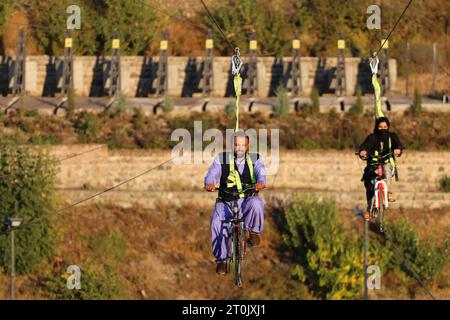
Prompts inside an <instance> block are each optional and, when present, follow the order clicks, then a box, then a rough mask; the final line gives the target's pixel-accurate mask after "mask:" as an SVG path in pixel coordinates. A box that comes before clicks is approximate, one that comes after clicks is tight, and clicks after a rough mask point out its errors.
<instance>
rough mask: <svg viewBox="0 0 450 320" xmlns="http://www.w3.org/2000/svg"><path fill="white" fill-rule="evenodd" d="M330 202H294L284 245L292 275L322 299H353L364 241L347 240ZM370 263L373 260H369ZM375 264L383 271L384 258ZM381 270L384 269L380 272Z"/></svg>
mask: <svg viewBox="0 0 450 320" xmlns="http://www.w3.org/2000/svg"><path fill="white" fill-rule="evenodd" d="M336 212H337V209H336V206H335V203H334V201H333V200H329V199H325V200H321V201H319V200H317V199H315V198H312V197H306V198H304V199H298V198H294V200H293V202H292V203H291V204H290V205H289V206H288V207H287V208H286V209H285V214H286V221H287V234H285V235H284V237H283V238H284V242H285V244H286V245H287V247H288V248H289V249H290V250H291V253H292V256H293V257H294V261H295V262H296V266H295V269H294V275H295V276H296V277H297V278H298V279H299V280H300V281H301V282H304V283H305V284H306V285H307V286H308V287H309V289H310V291H311V294H313V295H314V296H316V297H319V298H322V299H354V298H356V297H357V296H358V295H360V294H361V292H362V288H363V283H364V268H363V265H364V255H363V241H361V240H358V239H357V238H356V237H351V238H350V237H347V236H346V234H345V232H344V228H343V226H342V224H340V223H338V221H337V218H336ZM372 259H373V257H372ZM380 259H381V260H380V261H373V260H372V261H369V262H372V263H374V262H376V263H377V264H378V265H381V266H380V267H381V268H382V267H383V266H384V265H385V264H386V261H387V259H386V257H384V256H383V254H381V258H380ZM382 269H383V268H382Z"/></svg>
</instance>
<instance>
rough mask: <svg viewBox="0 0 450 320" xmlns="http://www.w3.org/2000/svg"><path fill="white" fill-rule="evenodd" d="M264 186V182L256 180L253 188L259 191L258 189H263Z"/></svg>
mask: <svg viewBox="0 0 450 320" xmlns="http://www.w3.org/2000/svg"><path fill="white" fill-rule="evenodd" d="M265 188H266V185H265V184H264V183H261V182H258V183H256V184H255V190H256V191H259V190H262V189H265Z"/></svg>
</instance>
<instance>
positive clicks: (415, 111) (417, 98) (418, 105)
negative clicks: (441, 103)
mask: <svg viewBox="0 0 450 320" xmlns="http://www.w3.org/2000/svg"><path fill="white" fill-rule="evenodd" d="M409 110H410V112H411V114H412V115H413V116H418V115H419V114H420V113H422V95H421V94H420V92H419V90H418V89H417V88H416V89H414V98H413V103H412V105H411V107H410V109H409Z"/></svg>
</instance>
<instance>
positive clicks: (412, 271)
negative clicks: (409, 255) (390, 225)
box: [384, 231, 436, 300]
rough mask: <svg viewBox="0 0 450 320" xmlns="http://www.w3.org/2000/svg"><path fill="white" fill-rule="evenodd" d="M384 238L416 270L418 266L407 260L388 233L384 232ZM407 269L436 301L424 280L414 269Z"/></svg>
mask: <svg viewBox="0 0 450 320" xmlns="http://www.w3.org/2000/svg"><path fill="white" fill-rule="evenodd" d="M384 237H385V239H386V240H388V241H391V245H392V246H393V248H395V249H396V250H397V252H399V253H400V255H401V256H402V258H403V260H404V261H405V263H406V262H409V263H411V264H412V265H414V266H415V267H416V268H417V266H416V265H415V264H414V263H413V262H412V261H410V260H408V259H406V257H405V256H404V255H403V252H402V251H401V250H400V249H399V248H398V247H397V246H396V245H395V244H394V241H393V240H392V238H391V237H390V236H388V235H387V233H386V231H385V232H384ZM405 267H406V268H407V269H408V270H409V271H410V272H411V274H412V276H413V277H414V279H415V280H416V281H417V282H418V283H419V285H420V286H421V287H422V288H423V289H424V290H425V292H426V293H427V294H428V295H429V296H430V297H431V298H432V299H433V300H436V298H435V297H434V295H433V293H432V292H431V290H429V289H428V288H427V287H426V286H425V284H424V283H423V282H422V280H421V279H420V277H419V276H418V275H417V273H416V272H415V271H414V270H413V269H412V268H408V267H407V266H406V264H405Z"/></svg>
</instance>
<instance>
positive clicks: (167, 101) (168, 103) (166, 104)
mask: <svg viewBox="0 0 450 320" xmlns="http://www.w3.org/2000/svg"><path fill="white" fill-rule="evenodd" d="M162 107H163V110H164V112H166V113H167V112H170V111H172V110H173V100H172V98H171V97H169V96H168V95H165V96H164V100H163V104H162Z"/></svg>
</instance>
